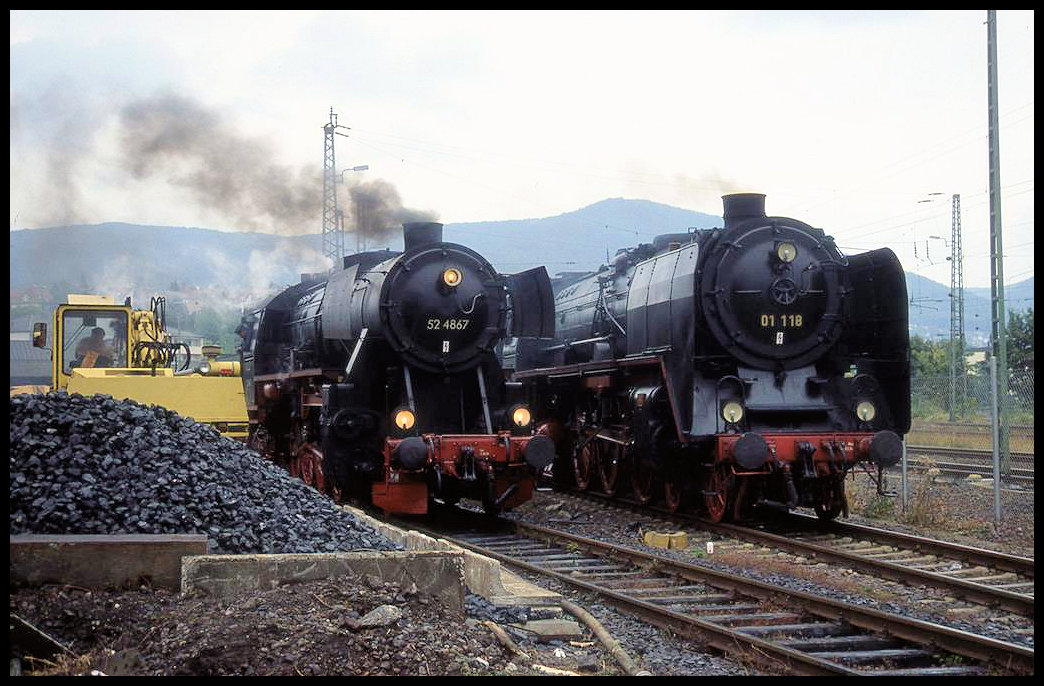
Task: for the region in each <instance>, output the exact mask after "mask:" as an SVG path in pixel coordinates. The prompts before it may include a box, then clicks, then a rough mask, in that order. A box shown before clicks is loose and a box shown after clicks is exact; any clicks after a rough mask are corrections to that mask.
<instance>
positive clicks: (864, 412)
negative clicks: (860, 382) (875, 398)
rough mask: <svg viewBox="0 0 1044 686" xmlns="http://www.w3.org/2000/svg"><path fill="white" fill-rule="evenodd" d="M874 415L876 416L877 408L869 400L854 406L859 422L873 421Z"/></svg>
mask: <svg viewBox="0 0 1044 686" xmlns="http://www.w3.org/2000/svg"><path fill="white" fill-rule="evenodd" d="M875 415H877V408H876V407H874V404H873V403H872V402H870V401H869V400H864V401H862V402H861V403H859V404H858V405H856V416H857V417H859V421H861V422H870V421H873V419H874V416H875Z"/></svg>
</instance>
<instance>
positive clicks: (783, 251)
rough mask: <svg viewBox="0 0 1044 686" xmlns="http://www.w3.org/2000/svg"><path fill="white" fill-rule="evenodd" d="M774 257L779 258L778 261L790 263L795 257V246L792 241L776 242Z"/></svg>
mask: <svg viewBox="0 0 1044 686" xmlns="http://www.w3.org/2000/svg"><path fill="white" fill-rule="evenodd" d="M776 257H778V258H779V261H780V262H786V263H790V262H793V261H794V258H795V257H797V248H796V247H794V244H793V243H788V242H786V241H784V242H782V243H778V244H776Z"/></svg>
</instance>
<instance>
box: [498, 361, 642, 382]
mask: <svg viewBox="0 0 1044 686" xmlns="http://www.w3.org/2000/svg"><path fill="white" fill-rule="evenodd" d="M662 361H663V357H662V356H660V355H643V356H641V357H623V358H619V359H614V360H599V361H596V362H577V363H576V364H565V365H562V366H560V367H540V368H538V369H527V370H525V371H520V372H515V378H516V379H530V378H537V377H547V378H549V379H551V378H554V379H565V378H568V377H570V376H597V375H599V374H609V373H612V372H614V371H616V370H617V369H619V368H620V367H635V366H641V365H659V364H661V363H662Z"/></svg>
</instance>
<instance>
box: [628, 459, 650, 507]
mask: <svg viewBox="0 0 1044 686" xmlns="http://www.w3.org/2000/svg"><path fill="white" fill-rule="evenodd" d="M630 471H631V488H632V489H633V490H634V497H635V498H637V499H638V502H639V503H641V504H642V505H648V504H649V503H650V502H651V501H652V499H653V495H654V491H653V488H654V486H655V484H656V472H654V471H653V470H652V469H649V468H648V467H646V466H644V465H643V464H642V460H641V459H640V458H638V457H637V456H632V457H631V470H630Z"/></svg>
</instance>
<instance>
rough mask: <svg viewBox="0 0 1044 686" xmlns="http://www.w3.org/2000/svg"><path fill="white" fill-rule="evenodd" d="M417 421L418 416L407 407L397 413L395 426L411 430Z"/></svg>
mask: <svg viewBox="0 0 1044 686" xmlns="http://www.w3.org/2000/svg"><path fill="white" fill-rule="evenodd" d="M416 422H417V418H416V417H415V416H414V415H413V413H412V412H410V411H409V410H407V409H402V410H399V411H397V412H396V413H395V426H397V427H399V429H400V430H401V431H409V430H410V429H412V428H413V425H414V424H415V423H416Z"/></svg>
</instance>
